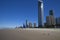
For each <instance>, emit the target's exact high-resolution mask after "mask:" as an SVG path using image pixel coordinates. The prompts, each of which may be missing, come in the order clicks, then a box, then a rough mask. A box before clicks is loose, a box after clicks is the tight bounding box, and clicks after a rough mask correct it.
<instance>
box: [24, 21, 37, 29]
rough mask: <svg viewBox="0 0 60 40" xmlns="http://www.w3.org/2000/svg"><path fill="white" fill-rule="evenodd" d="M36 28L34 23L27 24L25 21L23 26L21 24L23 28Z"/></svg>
mask: <svg viewBox="0 0 60 40" xmlns="http://www.w3.org/2000/svg"><path fill="white" fill-rule="evenodd" d="M36 27H37V26H36V23H33V24H32V23H31V22H29V23H28V21H27V20H26V23H25V24H23V28H36Z"/></svg>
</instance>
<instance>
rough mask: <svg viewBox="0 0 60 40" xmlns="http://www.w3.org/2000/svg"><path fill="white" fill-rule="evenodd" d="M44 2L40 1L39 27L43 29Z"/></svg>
mask: <svg viewBox="0 0 60 40" xmlns="http://www.w3.org/2000/svg"><path fill="white" fill-rule="evenodd" d="M43 25H44V24H43V1H42V0H38V27H40V28H41V27H43Z"/></svg>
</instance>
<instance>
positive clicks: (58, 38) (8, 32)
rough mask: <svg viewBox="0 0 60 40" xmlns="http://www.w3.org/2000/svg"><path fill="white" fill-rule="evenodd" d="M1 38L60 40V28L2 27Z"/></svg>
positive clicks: (4, 39)
mask: <svg viewBox="0 0 60 40" xmlns="http://www.w3.org/2000/svg"><path fill="white" fill-rule="evenodd" d="M0 40H60V29H56V28H55V29H46V28H39V29H38V28H25V29H24V28H23V29H22V28H19V29H0Z"/></svg>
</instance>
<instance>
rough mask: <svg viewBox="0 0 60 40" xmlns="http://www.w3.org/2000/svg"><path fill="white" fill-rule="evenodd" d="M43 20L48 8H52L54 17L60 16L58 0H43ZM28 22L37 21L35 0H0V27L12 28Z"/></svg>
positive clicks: (47, 13) (36, 3)
mask: <svg viewBox="0 0 60 40" xmlns="http://www.w3.org/2000/svg"><path fill="white" fill-rule="evenodd" d="M43 3H44V22H45V20H46V16H48V15H49V10H50V9H53V10H54V15H55V17H60V0H43ZM26 19H27V20H28V22H32V23H34V22H36V23H37V22H38V2H37V0H0V28H14V27H16V26H20V25H23V23H25V20H26Z"/></svg>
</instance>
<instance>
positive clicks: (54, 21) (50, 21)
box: [44, 10, 60, 28]
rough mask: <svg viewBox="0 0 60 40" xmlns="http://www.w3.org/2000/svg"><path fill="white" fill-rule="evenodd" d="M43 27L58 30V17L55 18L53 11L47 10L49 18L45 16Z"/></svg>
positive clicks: (59, 21)
mask: <svg viewBox="0 0 60 40" xmlns="http://www.w3.org/2000/svg"><path fill="white" fill-rule="evenodd" d="M44 26H45V27H46V28H59V27H60V17H58V18H55V16H54V12H53V10H49V16H46V23H45V25H44Z"/></svg>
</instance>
